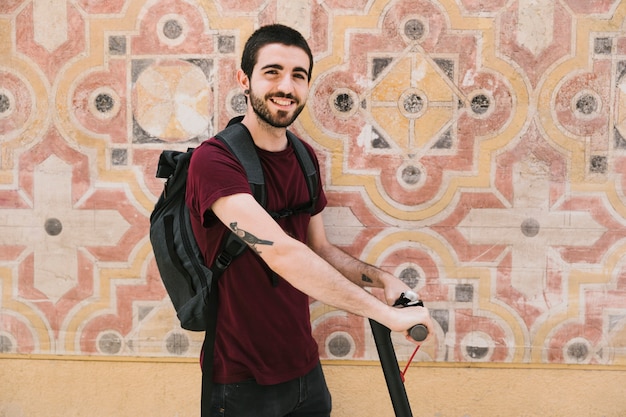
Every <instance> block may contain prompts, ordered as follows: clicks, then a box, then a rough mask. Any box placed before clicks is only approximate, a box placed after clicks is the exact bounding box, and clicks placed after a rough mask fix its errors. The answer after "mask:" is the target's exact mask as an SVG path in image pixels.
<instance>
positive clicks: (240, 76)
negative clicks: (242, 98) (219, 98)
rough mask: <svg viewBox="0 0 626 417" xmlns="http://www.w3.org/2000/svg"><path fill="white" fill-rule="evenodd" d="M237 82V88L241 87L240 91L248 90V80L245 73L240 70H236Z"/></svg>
mask: <svg viewBox="0 0 626 417" xmlns="http://www.w3.org/2000/svg"><path fill="white" fill-rule="evenodd" d="M237 82H238V83H239V86H240V87H241V89H242V90H244V91H249V90H250V79H249V78H248V76H247V75H246V73H245V72H243V70H241V69H239V70H237Z"/></svg>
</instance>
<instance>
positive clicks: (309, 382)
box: [211, 364, 332, 417]
mask: <svg viewBox="0 0 626 417" xmlns="http://www.w3.org/2000/svg"><path fill="white" fill-rule="evenodd" d="M331 408H332V407H331V398H330V392H329V391H328V387H327V386H326V380H325V378H324V373H323V372H322V367H321V365H319V364H318V365H317V366H316V367H315V369H313V370H312V371H311V372H309V373H308V374H306V375H305V376H303V377H301V378H296V379H293V380H291V381H288V382H284V383H282V384H276V385H259V384H257V383H256V382H255V381H254V380H250V381H244V382H238V383H235V384H226V385H223V384H215V386H214V388H213V398H212V401H211V417H330V410H331Z"/></svg>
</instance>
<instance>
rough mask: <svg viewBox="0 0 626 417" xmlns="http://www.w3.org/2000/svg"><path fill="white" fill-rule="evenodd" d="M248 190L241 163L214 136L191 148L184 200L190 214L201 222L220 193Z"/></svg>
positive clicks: (207, 216) (223, 194) (222, 195)
mask: <svg viewBox="0 0 626 417" xmlns="http://www.w3.org/2000/svg"><path fill="white" fill-rule="evenodd" d="M241 193H246V194H251V191H250V185H249V184H248V180H247V177H246V173H245V171H244V168H243V166H242V165H241V164H240V163H239V161H238V160H237V158H236V157H235V156H234V155H233V154H232V153H231V152H230V151H229V150H228V149H227V148H226V147H225V145H224V144H222V143H221V142H219V141H218V140H216V139H210V140H208V141H205V142H203V143H202V144H201V145H200V146H198V148H196V150H194V152H193V155H192V157H191V162H190V163H189V171H188V177H187V195H186V202H187V206H188V207H189V212H190V214H191V215H192V216H193V217H195V218H196V219H197V220H201V221H202V224H203V226H205V227H206V226H208V224H207V222H208V221H209V219H210V218H211V217H212V216H211V206H212V205H213V203H215V202H216V201H217V200H219V199H220V198H222V197H226V196H229V195H234V194H241Z"/></svg>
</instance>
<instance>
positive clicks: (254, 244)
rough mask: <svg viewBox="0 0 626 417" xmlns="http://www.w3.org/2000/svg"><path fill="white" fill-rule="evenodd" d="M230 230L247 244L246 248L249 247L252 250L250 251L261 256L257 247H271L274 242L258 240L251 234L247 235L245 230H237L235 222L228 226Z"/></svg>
mask: <svg viewBox="0 0 626 417" xmlns="http://www.w3.org/2000/svg"><path fill="white" fill-rule="evenodd" d="M230 229H231V230H232V231H233V232H234V233H235V234H236V235H237V236H239V238H240V239H241V240H243V241H244V242H246V243H247V244H248V246H250V247H251V248H252V250H254V251H255V252H256V253H257V254H261V251H260V250H259V248H257V245H267V246H272V245H273V244H274V242H272V241H271V240H263V239H259V238H258V237H256V236H254V235H253V234H252V233H248V232H246V231H245V230H242V229H240V228H238V227H237V222H232V223H231V224H230Z"/></svg>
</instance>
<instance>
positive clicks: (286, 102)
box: [274, 98, 291, 106]
mask: <svg viewBox="0 0 626 417" xmlns="http://www.w3.org/2000/svg"><path fill="white" fill-rule="evenodd" d="M274 103H276V104H279V105H281V106H288V105H290V104H291V100H281V99H279V98H275V99H274Z"/></svg>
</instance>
